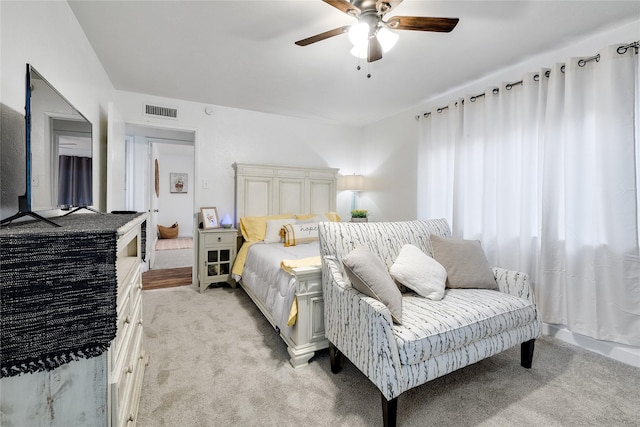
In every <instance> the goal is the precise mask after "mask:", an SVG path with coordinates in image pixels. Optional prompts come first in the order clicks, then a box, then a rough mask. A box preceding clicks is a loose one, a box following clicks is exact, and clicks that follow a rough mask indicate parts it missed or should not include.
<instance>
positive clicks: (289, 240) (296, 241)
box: [282, 222, 319, 246]
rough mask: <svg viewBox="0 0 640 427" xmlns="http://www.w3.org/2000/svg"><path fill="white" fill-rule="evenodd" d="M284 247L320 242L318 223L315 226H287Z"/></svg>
mask: <svg viewBox="0 0 640 427" xmlns="http://www.w3.org/2000/svg"><path fill="white" fill-rule="evenodd" d="M282 229H283V230H284V245H285V246H295V245H300V244H303V243H310V242H315V241H317V240H319V237H318V223H317V222H316V223H315V224H285V225H284V226H283V227H282Z"/></svg>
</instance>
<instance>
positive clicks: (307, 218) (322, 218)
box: [296, 212, 340, 222]
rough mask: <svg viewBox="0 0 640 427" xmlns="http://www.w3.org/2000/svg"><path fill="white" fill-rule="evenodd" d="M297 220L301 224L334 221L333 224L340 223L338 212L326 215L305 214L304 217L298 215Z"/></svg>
mask: <svg viewBox="0 0 640 427" xmlns="http://www.w3.org/2000/svg"><path fill="white" fill-rule="evenodd" d="M296 220H298V221H299V222H302V221H309V222H322V221H332V222H340V215H338V214H337V213H336V212H327V213H325V214H321V215H318V214H304V215H296Z"/></svg>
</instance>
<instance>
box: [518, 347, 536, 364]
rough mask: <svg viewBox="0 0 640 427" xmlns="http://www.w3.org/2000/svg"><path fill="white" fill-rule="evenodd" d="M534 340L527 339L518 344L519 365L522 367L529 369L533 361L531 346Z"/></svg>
mask: <svg viewBox="0 0 640 427" xmlns="http://www.w3.org/2000/svg"><path fill="white" fill-rule="evenodd" d="M535 342H536V340H529V341H527V342H523V343H522V344H520V365H522V367H524V368H527V369H531V364H532V363H533V347H534V344H535Z"/></svg>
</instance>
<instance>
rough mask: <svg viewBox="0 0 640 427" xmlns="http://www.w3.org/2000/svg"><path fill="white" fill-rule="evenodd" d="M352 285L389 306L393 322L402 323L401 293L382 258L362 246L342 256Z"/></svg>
mask: <svg viewBox="0 0 640 427" xmlns="http://www.w3.org/2000/svg"><path fill="white" fill-rule="evenodd" d="M342 264H343V265H344V269H345V271H346V273H347V276H348V277H349V280H350V281H351V286H353V287H354V288H355V289H357V290H358V291H360V292H362V293H363V294H365V295H367V296H370V297H372V298H375V299H377V300H378V301H380V302H382V303H383V304H384V305H386V306H387V308H389V311H390V312H391V317H392V319H393V321H394V323H398V324H402V294H401V293H400V290H399V289H398V287H397V286H396V284H395V283H394V281H393V279H392V278H391V275H389V272H388V271H387V267H385V265H384V263H383V262H382V260H381V259H380V258H379V257H378V256H377V255H375V254H373V253H372V252H371V251H370V250H369V249H367V248H366V247H364V246H358V247H356V248H355V249H354V250H353V251H351V252H350V253H349V254H348V255H347V256H345V257H344V258H342Z"/></svg>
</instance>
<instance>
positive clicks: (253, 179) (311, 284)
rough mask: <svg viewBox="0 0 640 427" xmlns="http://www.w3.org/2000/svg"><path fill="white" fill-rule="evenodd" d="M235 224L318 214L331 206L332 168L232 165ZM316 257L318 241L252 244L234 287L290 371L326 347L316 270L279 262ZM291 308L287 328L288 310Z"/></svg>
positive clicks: (334, 186)
mask: <svg viewBox="0 0 640 427" xmlns="http://www.w3.org/2000/svg"><path fill="white" fill-rule="evenodd" d="M234 169H235V174H236V176H235V178H236V179H235V181H236V220H235V222H236V224H238V222H239V219H240V218H242V217H261V216H270V215H277V214H283V213H293V214H324V213H327V212H334V211H335V208H336V194H337V176H338V170H337V169H333V168H298V167H288V166H274V165H262V164H248V163H235V164H234ZM319 255H320V252H319V249H318V243H317V242H312V243H306V244H302V245H296V246H291V247H284V245H283V244H282V243H269V244H267V243H253V244H252V245H251V246H250V248H249V251H248V253H247V258H246V261H245V264H244V268H243V270H242V275H241V277H236V279H239V283H240V285H241V286H242V288H243V289H244V291H245V292H246V293H247V295H249V297H250V298H251V299H252V300H253V302H254V303H255V304H256V306H257V307H258V308H259V309H260V311H261V312H262V313H263V314H264V316H265V317H266V318H267V319H268V320H269V322H270V323H271V324H272V325H273V326H274V328H276V329H277V330H278V331H279V333H280V336H281V337H282V339H283V340H284V342H285V343H286V344H287V351H288V353H289V356H290V363H291V365H292V366H293V367H295V368H297V367H301V366H306V365H307V363H308V361H309V359H311V357H313V355H314V353H315V352H316V351H317V350H321V349H324V348H327V347H328V341H327V339H326V338H325V334H324V301H323V297H322V281H321V268H320V267H319V266H316V267H313V266H304V267H297V268H292V269H289V271H288V272H285V271H284V270H283V269H281V268H280V263H281V261H282V260H283V259H290V260H291V259H302V260H304V259H309V258H311V257H317V256H319ZM294 301H295V306H296V307H297V316H296V319H295V323H294V324H293V325H292V326H287V322H288V320H289V319H290V314H291V307H292V305H293V304H294Z"/></svg>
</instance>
